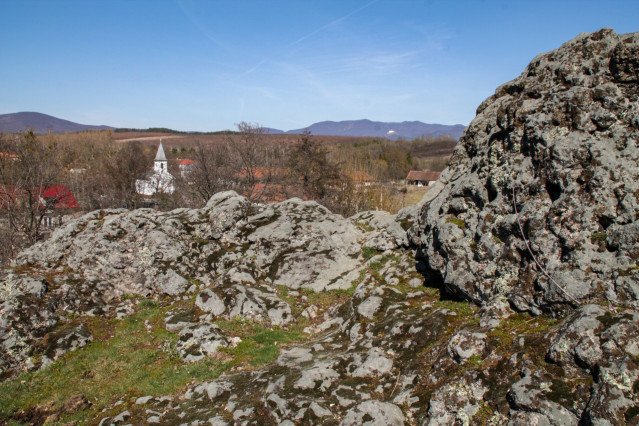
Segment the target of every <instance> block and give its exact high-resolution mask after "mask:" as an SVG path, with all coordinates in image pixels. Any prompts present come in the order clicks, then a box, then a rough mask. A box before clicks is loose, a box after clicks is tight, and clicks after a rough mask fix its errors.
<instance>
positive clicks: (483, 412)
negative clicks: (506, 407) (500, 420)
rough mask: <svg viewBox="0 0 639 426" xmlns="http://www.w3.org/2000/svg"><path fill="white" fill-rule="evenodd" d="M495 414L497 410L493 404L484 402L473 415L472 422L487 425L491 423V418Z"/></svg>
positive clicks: (482, 425)
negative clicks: (492, 406) (493, 407)
mask: <svg viewBox="0 0 639 426" xmlns="http://www.w3.org/2000/svg"><path fill="white" fill-rule="evenodd" d="M494 414H495V411H494V410H493V409H492V408H491V406H490V405H488V404H487V403H486V402H484V403H482V405H481V407H479V410H477V412H476V413H475V415H474V416H473V418H472V422H471V423H472V424H474V425H481V426H486V425H488V424H489V423H490V419H491V418H492V417H493V415H494Z"/></svg>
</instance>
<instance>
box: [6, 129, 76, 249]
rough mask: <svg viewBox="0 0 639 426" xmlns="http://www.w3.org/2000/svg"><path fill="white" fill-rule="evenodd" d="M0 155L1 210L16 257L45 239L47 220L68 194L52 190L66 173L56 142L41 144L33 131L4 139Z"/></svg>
mask: <svg viewBox="0 0 639 426" xmlns="http://www.w3.org/2000/svg"><path fill="white" fill-rule="evenodd" d="M0 152H1V153H2V154H1V155H0V206H1V208H2V213H3V216H4V218H5V222H6V226H7V234H6V235H5V239H7V241H6V243H8V245H9V247H10V249H9V251H10V253H9V255H10V256H13V254H14V250H15V249H18V248H20V247H22V246H23V245H24V244H25V243H33V242H35V241H37V240H38V239H40V238H42V226H43V219H44V217H46V216H47V214H49V213H50V211H51V210H52V209H53V208H54V206H56V204H58V203H59V202H60V199H61V198H62V197H65V196H68V194H66V193H62V192H60V191H55V190H54V191H51V190H50V189H49V187H51V186H52V185H54V184H55V183H56V181H57V179H58V178H59V176H60V174H61V171H62V164H61V161H60V158H59V156H58V155H57V152H56V144H55V141H54V140H52V139H50V138H49V141H44V140H41V138H38V137H37V136H36V135H35V134H34V133H33V131H27V132H25V133H24V134H21V135H0Z"/></svg>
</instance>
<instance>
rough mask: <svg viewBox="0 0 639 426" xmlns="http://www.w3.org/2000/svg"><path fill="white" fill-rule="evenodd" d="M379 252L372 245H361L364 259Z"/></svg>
mask: <svg viewBox="0 0 639 426" xmlns="http://www.w3.org/2000/svg"><path fill="white" fill-rule="evenodd" d="M379 253H380V252H379V250H376V249H374V248H372V247H362V257H363V258H364V259H370V258H371V257H373V256H375V255H378V254H379Z"/></svg>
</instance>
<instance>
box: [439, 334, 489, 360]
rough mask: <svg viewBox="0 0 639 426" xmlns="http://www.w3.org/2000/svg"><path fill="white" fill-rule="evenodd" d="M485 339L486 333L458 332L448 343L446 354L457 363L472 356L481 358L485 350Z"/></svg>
mask: <svg viewBox="0 0 639 426" xmlns="http://www.w3.org/2000/svg"><path fill="white" fill-rule="evenodd" d="M486 337H487V336H486V333H474V332H470V331H460V332H458V333H456V334H455V335H454V336H453V337H451V339H450V341H449V342H448V354H449V355H450V356H451V357H452V358H453V359H454V360H455V362H458V363H463V362H465V361H466V360H467V359H468V358H470V357H473V356H481V355H482V354H483V352H484V349H485V348H486V343H485V340H486Z"/></svg>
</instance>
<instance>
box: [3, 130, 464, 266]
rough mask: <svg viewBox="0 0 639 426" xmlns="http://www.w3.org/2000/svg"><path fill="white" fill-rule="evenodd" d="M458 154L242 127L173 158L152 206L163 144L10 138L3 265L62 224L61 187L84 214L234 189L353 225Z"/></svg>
mask: <svg viewBox="0 0 639 426" xmlns="http://www.w3.org/2000/svg"><path fill="white" fill-rule="evenodd" d="M452 146H454V141H451V140H449V139H446V138H436V139H426V138H421V139H418V140H414V141H389V140H383V139H370V140H356V141H341V142H334V143H327V142H326V141H325V140H322V139H321V138H320V137H317V136H313V135H311V134H310V133H309V132H304V133H303V134H301V135H299V137H298V138H297V140H295V141H294V142H282V141H278V139H274V138H271V137H269V135H268V134H267V133H266V131H265V130H264V129H263V128H262V127H260V126H259V125H255V124H250V123H245V122H242V123H240V124H238V125H237V131H234V132H229V133H226V134H224V135H222V139H221V140H219V141H218V142H215V143H211V141H210V140H207V139H206V137H204V136H202V138H201V139H198V137H197V136H195V137H194V138H193V139H191V146H190V147H189V148H188V149H184V147H182V149H167V150H166V153H167V157H168V159H169V172H170V173H171V174H172V175H173V176H174V177H175V181H174V184H175V188H176V190H175V192H174V193H172V194H156V195H155V196H153V197H151V198H149V197H143V196H140V195H139V194H137V193H136V179H140V178H143V177H144V175H145V173H148V171H149V170H150V168H151V166H152V164H153V163H152V160H153V158H154V156H155V153H156V150H157V145H155V144H153V145H148V144H147V145H145V144H142V143H141V142H136V141H132V142H125V143H122V142H117V140H116V139H115V138H114V133H113V132H112V131H92V132H81V133H73V134H45V135H36V134H34V133H33V132H31V131H28V132H25V133H22V134H0V207H1V209H0V210H1V211H0V220H1V223H0V228H1V229H0V232H1V234H0V235H1V237H0V240H1V241H0V245H1V246H2V249H0V250H1V251H2V252H1V253H0V258H1V259H0V260H2V259H5V260H6V259H9V258H11V257H13V255H15V254H16V252H17V250H19V249H20V248H22V247H24V246H26V245H28V244H31V243H33V242H35V241H37V240H39V239H42V238H43V237H44V235H45V234H46V232H45V231H46V229H45V227H44V223H45V219H46V218H47V217H50V216H52V215H54V216H55V215H59V214H60V213H59V212H58V211H57V210H56V208H55V207H56V203H57V202H58V201H59V200H55V199H50V198H51V194H49V195H48V198H49V199H47V196H45V195H47V194H44V192H43V190H44V188H47V187H51V186H54V185H64V186H66V187H68V188H69V189H70V191H71V193H72V194H73V195H74V196H75V199H77V201H78V203H79V204H80V206H81V209H82V210H83V211H90V210H96V209H108V208H127V209H132V208H137V207H142V206H153V207H155V208H160V209H172V208H177V207H200V206H202V205H204V204H206V202H207V201H208V200H209V199H210V197H211V196H212V195H213V194H215V193H216V192H219V191H224V190H229V189H233V190H235V191H237V192H238V193H241V194H243V195H245V196H247V197H248V198H249V199H251V200H253V201H257V202H268V201H277V200H283V199H286V198H290V197H294V196H295V197H300V198H302V199H309V200H316V201H317V202H319V203H321V204H323V205H325V206H326V207H328V208H329V209H330V210H332V211H334V212H336V213H340V214H342V215H345V216H349V215H352V214H354V213H357V212H358V211H363V210H371V209H384V210H391V209H392V208H394V207H393V205H392V203H393V196H394V194H393V192H396V190H395V189H393V187H392V186H389V185H383V184H382V183H384V182H389V181H395V180H400V179H403V178H405V177H406V174H407V173H408V171H410V170H411V169H420V168H423V167H424V166H425V165H427V164H428V163H427V162H428V161H432V159H433V158H436V157H432V158H430V160H429V158H428V157H426V158H425V157H424V155H425V154H426V155H427V154H428V153H429V152H430V153H433V152H434V153H436V154H437V153H440V152H441V151H442V147H444V148H446V147H448V148H447V149H448V150H449V151H448V153H449V152H450V150H452ZM429 150H430V151H429ZM444 151H445V149H444ZM185 158H188V159H190V160H192V163H191V164H192V165H191V166H190V167H189V170H188V171H187V173H186V174H184V176H183V175H182V173H181V169H180V167H179V162H180V160H183V159H185ZM442 158H445V157H442ZM431 165H432V164H431ZM439 166H442V165H439ZM439 166H438V167H439ZM442 168H443V166H442ZM58 195H60V194H57V195H55V196H58Z"/></svg>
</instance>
